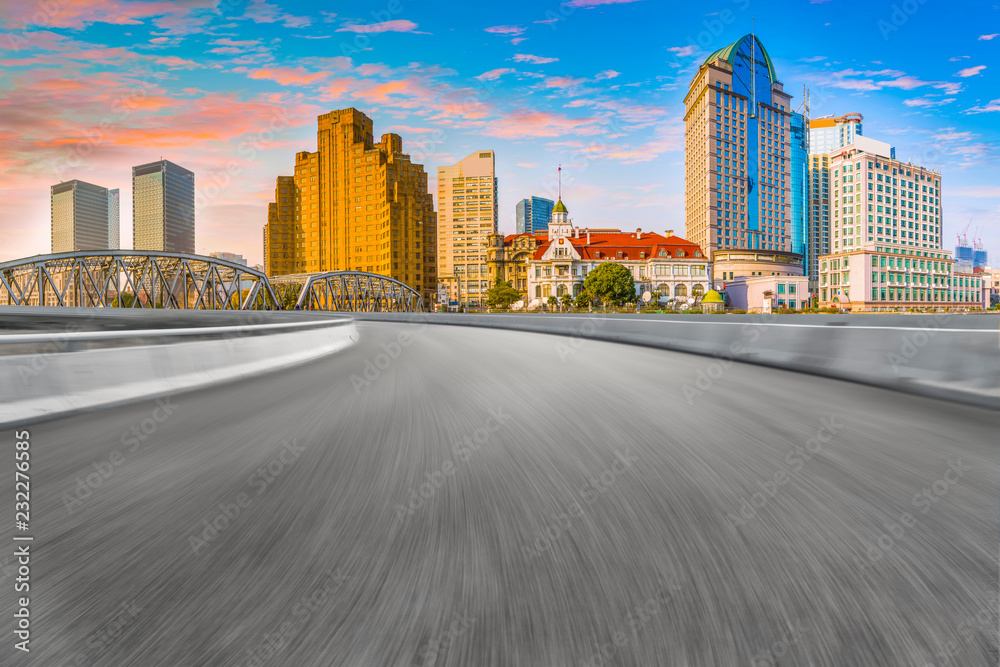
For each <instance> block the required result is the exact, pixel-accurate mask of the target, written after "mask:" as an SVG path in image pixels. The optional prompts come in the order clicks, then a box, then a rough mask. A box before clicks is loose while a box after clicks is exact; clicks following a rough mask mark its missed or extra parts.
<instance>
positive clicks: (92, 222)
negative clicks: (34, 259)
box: [50, 180, 118, 252]
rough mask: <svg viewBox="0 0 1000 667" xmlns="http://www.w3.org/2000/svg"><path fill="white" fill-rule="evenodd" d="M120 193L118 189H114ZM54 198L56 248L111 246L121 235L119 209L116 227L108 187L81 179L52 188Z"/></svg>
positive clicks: (105, 247)
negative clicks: (119, 231)
mask: <svg viewBox="0 0 1000 667" xmlns="http://www.w3.org/2000/svg"><path fill="white" fill-rule="evenodd" d="M111 192H112V193H115V196H116V197H117V193H118V191H117V190H112V191H111ZM50 196H51V201H52V213H51V219H52V252H75V251H78V250H107V249H109V248H111V247H112V246H111V241H112V239H116V238H117V236H118V219H117V211H116V212H115V216H114V218H113V219H114V227H113V228H112V225H111V223H112V214H111V211H110V210H109V208H110V206H109V204H110V202H111V194H110V193H109V192H108V189H107V188H102V187H101V186H99V185H93V184H91V183H85V182H83V181H79V180H72V181H66V182H65V183H59V184H57V185H53V186H52V187H51V188H50Z"/></svg>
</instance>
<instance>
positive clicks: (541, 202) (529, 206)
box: [516, 197, 555, 234]
mask: <svg viewBox="0 0 1000 667" xmlns="http://www.w3.org/2000/svg"><path fill="white" fill-rule="evenodd" d="M553 206H555V202H554V201H552V200H551V199H545V198H544V197H531V198H530V199H522V200H521V201H519V202H517V227H516V229H517V233H518V234H525V233H528V234H530V233H532V232H537V231H543V230H546V229H548V228H549V220H550V219H551V218H552V207H553Z"/></svg>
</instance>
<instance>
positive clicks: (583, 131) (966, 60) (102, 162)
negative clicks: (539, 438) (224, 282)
mask: <svg viewBox="0 0 1000 667" xmlns="http://www.w3.org/2000/svg"><path fill="white" fill-rule="evenodd" d="M754 28H755V29H756V32H757V34H758V36H759V37H760V39H761V41H762V42H763V43H764V45H765V47H766V48H767V49H768V52H769V53H770V55H771V57H772V59H773V61H774V64H775V68H776V69H777V73H778V77H779V79H780V80H781V81H782V83H783V84H784V86H785V90H786V91H789V92H791V94H792V95H794V99H793V104H796V105H797V104H799V103H800V102H801V98H802V88H803V86H808V87H809V88H810V90H811V100H812V115H813V116H820V115H826V114H837V115H839V114H843V113H848V112H861V113H862V114H863V115H864V117H865V122H864V130H865V134H866V135H868V136H871V137H873V138H876V139H881V140H883V141H888V142H890V143H892V144H893V145H894V146H896V148H897V155H898V157H900V158H902V159H905V160H910V161H913V162H916V163H920V164H922V165H925V166H929V167H933V168H936V169H939V170H941V171H942V172H943V190H944V197H943V200H944V205H943V209H944V219H945V230H944V234H943V236H944V239H945V246H946V247H952V246H953V245H954V241H955V234H956V233H957V232H959V231H961V230H962V229H963V228H964V227H965V226H966V225H967V224H968V223H969V222H970V220H971V222H972V229H976V228H982V230H983V231H982V236H983V239H984V241H985V243H986V245H987V247H988V248H989V249H990V250H991V251H993V252H995V253H1000V161H998V159H997V157H998V148H997V146H998V145H1000V123H998V120H1000V87H998V85H997V81H998V70H1000V61H998V58H997V53H998V51H1000V35H998V33H1000V8H998V6H997V5H995V4H987V3H982V4H977V3H960V4H955V3H943V2H940V1H935V0H925V1H924V2H921V1H920V0H910V1H909V2H886V3H882V2H878V1H875V2H847V1H845V0H828V1H825V2H811V3H810V2H801V3H775V2H770V3H763V2H759V1H755V0H724V1H721V2H692V3H684V4H683V5H681V6H675V5H674V3H670V5H668V4H667V3H662V2H656V1H655V0H632V1H629V0H569V1H568V2H562V3H560V2H524V1H520V0H512V1H509V2H504V3H496V4H494V5H491V6H490V5H476V6H472V5H469V4H468V3H452V2H436V3H416V2H408V1H407V0H383V1H380V2H351V3H329V4H327V5H325V9H324V10H322V11H321V10H319V9H317V8H316V7H315V6H314V5H311V4H310V3H305V2H276V1H261V0H221V2H220V0H170V1H167V0H149V1H138V0H135V1H130V0H111V1H107V2H92V1H87V0H40V1H38V2H33V1H25V2H19V3H14V2H8V1H6V0H5V1H4V2H3V3H2V6H0V49H2V50H0V60H2V69H0V90H2V96H3V103H2V105H0V211H2V213H3V216H2V218H0V259H11V258H14V257H20V256H26V255H30V254H35V253H43V252H48V250H49V211H48V209H49V201H48V187H49V185H51V184H52V183H55V182H58V181H59V180H69V179H72V178H80V179H83V180H87V181H90V182H94V183H98V184H100V185H104V186H106V187H119V188H121V190H122V202H123V211H122V238H123V242H124V245H126V246H128V245H130V240H131V210H130V209H131V191H130V176H129V175H130V171H129V169H130V167H131V166H132V165H134V164H141V163H143V162H148V161H150V160H155V159H158V158H159V157H161V156H162V157H165V158H167V159H171V160H173V161H175V162H177V163H179V164H181V165H184V166H186V167H188V168H190V169H192V170H194V171H195V172H196V176H197V181H198V211H197V242H196V245H197V251H198V252H202V253H208V252H213V251H230V252H238V253H242V254H243V255H245V256H246V257H247V258H248V259H250V260H251V262H253V263H256V262H260V261H261V256H262V248H261V238H262V234H261V228H262V226H263V225H264V223H265V222H266V206H267V202H268V201H270V199H271V197H272V195H273V190H274V179H275V177H276V176H278V175H279V174H290V173H291V168H292V164H293V160H294V157H293V156H294V153H295V152H296V151H299V150H315V141H316V140H315V128H316V116H317V115H318V114H320V113H324V112H326V111H329V110H331V109H337V108H344V107H349V106H354V107H357V108H360V109H361V110H363V111H365V112H366V113H367V114H369V115H370V116H371V117H372V118H373V120H374V122H375V133H376V135H379V134H381V133H383V132H396V133H398V134H400V135H402V136H403V140H404V149H405V150H408V151H409V152H410V153H411V154H412V155H413V158H414V161H417V162H421V163H423V164H424V165H425V167H426V169H427V171H428V173H429V175H430V177H431V180H432V184H431V188H432V191H433V189H434V185H433V179H434V177H435V176H436V173H437V167H438V166H440V165H445V164H450V163H453V162H455V161H457V160H458V159H461V158H462V157H464V156H465V155H467V154H469V153H471V152H473V151H476V150H480V149H484V148H492V149H494V150H495V151H496V152H497V167H498V176H499V179H500V211H501V218H500V227H501V231H513V227H514V206H515V204H516V202H517V201H518V200H519V199H521V198H523V197H526V196H529V195H533V194H536V195H542V196H546V195H552V194H554V187H555V186H554V183H555V173H556V167H557V165H558V164H562V165H563V168H564V171H563V174H564V194H565V200H566V202H567V205H568V206H569V208H570V213H571V216H572V217H573V219H574V221H575V222H576V223H577V224H579V225H587V226H605V227H606V226H612V227H621V228H623V229H634V228H636V227H641V228H643V229H646V230H654V231H660V232H662V231H663V230H666V229H674V230H677V231H678V232H681V230H683V229H684V203H683V202H684V171H683V160H684V153H683V147H684V128H683V97H684V94H685V92H686V89H687V85H688V83H689V81H690V79H691V77H692V76H693V74H694V73H695V71H696V70H697V68H698V66H699V65H700V64H701V62H702V61H703V60H704V58H705V56H706V55H708V53H710V52H711V51H714V50H715V49H717V48H720V47H722V46H725V45H727V44H729V43H731V42H734V41H736V40H737V39H738V38H740V37H741V36H742V35H744V34H746V33H747V32H750V31H751V30H752V29H754ZM998 256H1000V255H998ZM996 263H997V262H996V261H995V262H994V264H996Z"/></svg>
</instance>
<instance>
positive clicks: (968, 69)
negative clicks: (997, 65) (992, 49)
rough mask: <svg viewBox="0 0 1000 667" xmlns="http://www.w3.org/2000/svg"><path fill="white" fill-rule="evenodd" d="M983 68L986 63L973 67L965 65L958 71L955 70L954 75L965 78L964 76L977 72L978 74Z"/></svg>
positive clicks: (973, 74) (974, 74)
mask: <svg viewBox="0 0 1000 667" xmlns="http://www.w3.org/2000/svg"><path fill="white" fill-rule="evenodd" d="M984 69H986V65H976V66H975V67H966V68H965V69H963V70H959V71H958V72H956V73H955V76H960V77H962V78H963V79H965V78H968V77H970V76H976V75H977V74H979V73H980V72H982V71H983V70H984Z"/></svg>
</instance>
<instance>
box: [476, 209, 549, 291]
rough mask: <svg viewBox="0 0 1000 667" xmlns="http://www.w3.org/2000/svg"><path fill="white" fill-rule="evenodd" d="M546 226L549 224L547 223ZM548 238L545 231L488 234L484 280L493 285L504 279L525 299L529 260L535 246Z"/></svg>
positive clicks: (531, 257)
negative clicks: (506, 234)
mask: <svg viewBox="0 0 1000 667" xmlns="http://www.w3.org/2000/svg"><path fill="white" fill-rule="evenodd" d="M546 227H548V223H546ZM546 238H548V232H547V231H545V232H537V233H534V234H512V235H510V236H506V237H505V236H504V235H503V234H490V235H489V236H488V237H487V239H486V272H487V282H488V284H489V286H490V287H492V286H493V285H494V284H495V283H496V280H497V278H500V279H501V280H506V281H507V282H509V283H510V284H511V286H512V287H513V288H514V289H516V290H517V291H518V293H519V294H520V295H521V300H522V301H524V302H525V303H527V302H528V301H529V300H530V299H528V262H529V261H530V260H531V259H533V258H534V256H535V251H536V250H538V245H539V244H540V243H542V242H544V241H545V239H546Z"/></svg>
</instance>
